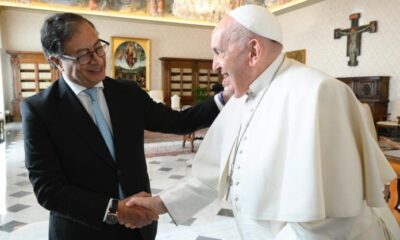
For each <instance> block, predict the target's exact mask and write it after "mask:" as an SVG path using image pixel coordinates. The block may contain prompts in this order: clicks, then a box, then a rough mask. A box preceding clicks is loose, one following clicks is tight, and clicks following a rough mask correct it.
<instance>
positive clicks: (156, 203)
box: [125, 196, 168, 214]
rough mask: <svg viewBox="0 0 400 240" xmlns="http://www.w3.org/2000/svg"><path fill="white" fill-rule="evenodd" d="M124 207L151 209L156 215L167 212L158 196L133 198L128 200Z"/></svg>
mask: <svg viewBox="0 0 400 240" xmlns="http://www.w3.org/2000/svg"><path fill="white" fill-rule="evenodd" d="M125 206H126V207H130V208H131V207H135V206H140V207H143V208H147V209H152V210H153V211H154V212H156V213H157V214H163V213H166V212H167V211H168V210H167V208H166V207H165V205H164V203H163V202H162V200H161V198H160V197H159V196H155V197H137V196H133V197H131V198H129V199H128V201H127V202H125Z"/></svg>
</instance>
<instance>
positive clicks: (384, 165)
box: [160, 55, 400, 240]
mask: <svg viewBox="0 0 400 240" xmlns="http://www.w3.org/2000/svg"><path fill="white" fill-rule="evenodd" d="M274 75H275V77H274ZM239 129H240V130H239ZM239 131H240V134H239ZM236 139H238V141H236ZM231 170H232V171H231ZM231 173H232V174H231ZM228 176H231V179H232V185H230V184H229V183H228V182H229V180H228V179H229V177H228ZM395 177H396V175H395V173H394V171H393V169H392V168H391V167H390V165H389V163H388V162H387V160H386V159H385V157H384V155H383V153H382V151H381V150H380V148H379V146H378V145H377V143H376V140H375V139H374V137H373V136H372V135H371V134H370V132H369V130H368V122H367V120H366V118H364V117H363V109H362V106H361V103H360V102H359V101H358V100H357V99H356V97H355V96H354V94H353V92H352V90H351V89H350V88H349V87H348V86H346V85H345V84H344V83H342V82H340V81H338V80H336V79H333V78H332V77H330V76H328V75H326V74H324V73H322V72H319V71H317V70H315V69H312V68H310V67H307V66H305V65H303V64H301V63H298V62H296V61H293V60H289V59H285V58H284V57H283V55H280V56H279V57H278V58H277V59H276V60H275V61H274V62H273V64H272V65H271V66H270V67H268V69H266V70H265V71H264V72H263V73H262V74H261V75H260V76H259V77H258V78H257V79H256V81H254V82H253V84H252V85H251V86H250V89H249V92H248V94H247V95H245V96H244V97H241V98H238V99H235V98H231V100H229V102H228V103H227V105H226V106H225V107H224V109H223V110H222V111H221V113H220V114H219V116H218V117H217V119H216V120H215V121H214V123H213V125H212V126H211V127H210V129H209V130H208V132H207V135H206V136H205V138H204V140H203V142H202V144H201V146H200V148H199V150H198V152H197V154H196V156H195V159H194V163H193V167H192V173H191V176H190V177H188V178H187V179H186V181H183V182H182V183H181V184H179V185H177V186H174V187H173V188H172V189H168V190H166V191H164V192H161V193H160V197H161V199H162V201H163V202H164V204H165V206H166V207H167V209H168V212H169V214H170V215H171V217H172V218H173V219H174V221H175V222H176V223H178V224H179V223H183V222H185V221H186V220H187V219H188V218H189V217H191V216H193V215H194V214H195V213H196V212H198V211H199V210H201V209H202V208H204V207H205V206H206V205H208V204H209V203H210V202H212V201H213V200H214V199H216V198H217V197H219V198H223V197H224V196H225V195H226V192H227V189H230V190H229V199H230V202H231V204H232V207H233V211H234V215H235V218H236V221H237V225H238V229H239V232H240V235H241V238H242V239H246V240H247V239H249V240H254V239H274V240H295V239H296V240H297V239H307V240H314V239H315V240H328V239H329V240H331V239H332V240H333V239H335V240H336V239H337V240H339V239H340V240H342V239H343V240H344V239H346V240H347V239H352V240H354V239H357V240H364V239H365V240H366V239H368V240H369V239H379V240H381V239H400V230H399V226H398V225H397V223H396V222H395V219H394V217H393V216H392V215H391V213H390V210H389V209H388V207H387V204H386V202H385V201H384V198H383V194H382V191H383V186H384V184H386V183H388V182H389V181H390V180H392V179H394V178H395ZM229 186H231V187H229Z"/></svg>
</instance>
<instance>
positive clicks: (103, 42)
mask: <svg viewBox="0 0 400 240" xmlns="http://www.w3.org/2000/svg"><path fill="white" fill-rule="evenodd" d="M99 41H100V42H101V46H99V47H96V48H95V49H94V50H93V51H88V52H87V53H85V54H82V55H80V56H77V57H72V56H69V55H64V54H62V55H60V56H61V57H62V58H64V59H67V60H72V61H76V62H78V63H79V64H82V65H84V64H88V63H89V62H90V61H91V60H92V59H93V54H96V55H97V56H98V57H102V56H104V55H106V54H107V52H108V48H109V46H110V43H109V42H107V41H106V40H103V39H99ZM100 50H103V51H104V53H103V52H100V54H99V51H100ZM85 56H89V57H90V58H88V60H87V61H84V62H80V61H79V59H82V57H85Z"/></svg>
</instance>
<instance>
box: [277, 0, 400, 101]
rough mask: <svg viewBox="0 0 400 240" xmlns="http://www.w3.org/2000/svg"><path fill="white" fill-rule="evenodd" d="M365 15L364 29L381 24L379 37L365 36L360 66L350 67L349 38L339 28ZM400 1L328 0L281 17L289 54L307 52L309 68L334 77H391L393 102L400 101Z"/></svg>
mask: <svg viewBox="0 0 400 240" xmlns="http://www.w3.org/2000/svg"><path fill="white" fill-rule="evenodd" d="M357 12H359V13H361V18H360V20H359V24H360V25H365V24H368V23H369V22H370V21H374V20H377V21H378V31H377V32H376V33H363V34H362V40H361V42H362V43H361V56H359V57H358V62H359V63H358V66H356V67H350V66H348V65H347V61H348V57H346V37H342V38H340V39H336V40H335V39H333V31H334V29H335V28H341V29H347V28H349V27H350V20H349V15H350V14H352V13H357ZM399 13H400V2H399V0H385V1H381V0H325V1H322V2H319V3H317V4H315V5H312V6H309V7H307V8H302V9H299V10H297V11H294V12H290V13H287V14H284V15H281V16H279V19H280V21H281V23H282V27H283V32H284V43H285V46H286V47H285V48H286V50H289V51H290V50H296V49H306V50H307V64H309V65H311V66H314V67H316V68H319V69H321V70H323V71H325V72H327V73H329V74H331V75H333V76H337V77H339V76H371V75H388V76H391V77H392V78H391V80H390V93H389V94H390V97H389V98H390V99H391V100H393V99H395V98H399V97H400V57H399V54H398V52H399V51H400V41H399V40H398V39H400V18H399Z"/></svg>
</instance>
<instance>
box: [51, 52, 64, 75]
mask: <svg viewBox="0 0 400 240" xmlns="http://www.w3.org/2000/svg"><path fill="white" fill-rule="evenodd" d="M48 60H49V62H50V63H52V64H53V66H55V67H56V68H57V69H58V70H60V72H62V71H63V66H62V62H61V60H60V59H59V58H58V57H56V56H53V55H51V56H49V57H48Z"/></svg>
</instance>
